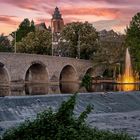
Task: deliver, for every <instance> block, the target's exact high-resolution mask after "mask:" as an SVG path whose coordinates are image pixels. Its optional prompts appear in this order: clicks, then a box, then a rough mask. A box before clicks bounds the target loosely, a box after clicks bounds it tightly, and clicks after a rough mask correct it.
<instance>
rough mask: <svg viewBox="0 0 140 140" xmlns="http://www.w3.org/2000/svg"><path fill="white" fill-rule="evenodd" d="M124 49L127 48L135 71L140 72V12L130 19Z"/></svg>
mask: <svg viewBox="0 0 140 140" xmlns="http://www.w3.org/2000/svg"><path fill="white" fill-rule="evenodd" d="M126 47H129V50H130V53H131V56H132V58H133V59H132V60H133V64H134V68H135V70H137V71H139V72H140V12H139V13H137V14H136V15H135V16H134V17H133V18H132V20H131V22H130V24H129V26H128V27H127V30H126Z"/></svg>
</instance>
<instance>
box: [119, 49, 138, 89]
mask: <svg viewBox="0 0 140 140" xmlns="http://www.w3.org/2000/svg"><path fill="white" fill-rule="evenodd" d="M137 79H138V78H137V77H136V76H135V75H134V73H133V69H132V64H131V57H130V53H129V50H128V48H127V49H126V56H125V70H124V73H123V75H119V77H118V79H117V83H120V84H122V85H120V87H119V89H120V88H121V89H120V90H123V91H132V90H134V89H135V84H134V83H136V82H137Z"/></svg>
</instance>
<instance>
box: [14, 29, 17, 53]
mask: <svg viewBox="0 0 140 140" xmlns="http://www.w3.org/2000/svg"><path fill="white" fill-rule="evenodd" d="M16 52H17V46H16V31H15V45H14V53H16Z"/></svg>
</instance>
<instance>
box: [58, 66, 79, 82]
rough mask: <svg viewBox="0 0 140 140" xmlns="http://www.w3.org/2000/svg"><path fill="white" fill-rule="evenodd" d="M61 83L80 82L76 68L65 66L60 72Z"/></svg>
mask: <svg viewBox="0 0 140 140" xmlns="http://www.w3.org/2000/svg"><path fill="white" fill-rule="evenodd" d="M59 81H60V82H77V81H78V74H77V71H76V69H75V68H74V66H72V65H69V64H68V65H65V66H64V67H63V68H62V69H61V72H60V76H59Z"/></svg>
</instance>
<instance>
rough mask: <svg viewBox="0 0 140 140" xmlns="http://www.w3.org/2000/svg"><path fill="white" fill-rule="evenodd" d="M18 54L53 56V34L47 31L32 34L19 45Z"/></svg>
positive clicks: (37, 31)
mask: <svg viewBox="0 0 140 140" xmlns="http://www.w3.org/2000/svg"><path fill="white" fill-rule="evenodd" d="M17 52H20V53H35V54H51V33H50V32H49V31H47V30H45V31H42V30H36V31H35V32H30V33H29V34H28V35H27V36H26V37H24V38H23V39H22V41H21V42H18V43H17Z"/></svg>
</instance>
